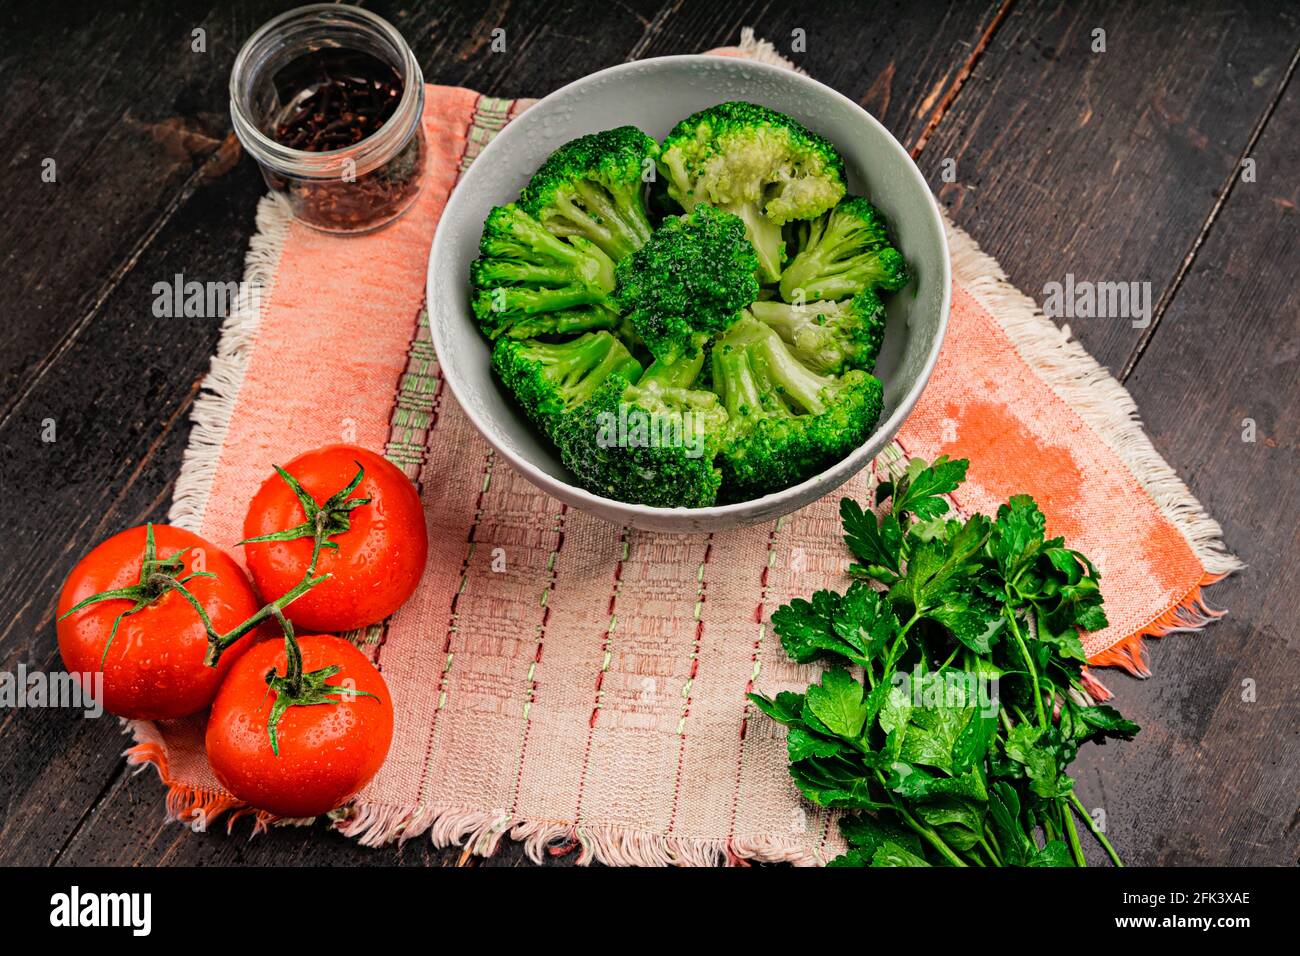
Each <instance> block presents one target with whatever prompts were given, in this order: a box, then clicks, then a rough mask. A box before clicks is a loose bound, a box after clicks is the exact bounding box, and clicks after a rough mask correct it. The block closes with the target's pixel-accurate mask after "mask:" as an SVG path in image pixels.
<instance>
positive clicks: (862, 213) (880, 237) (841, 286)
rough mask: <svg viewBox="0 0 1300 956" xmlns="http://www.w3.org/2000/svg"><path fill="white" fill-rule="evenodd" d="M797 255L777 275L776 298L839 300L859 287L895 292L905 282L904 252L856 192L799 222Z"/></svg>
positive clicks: (880, 216)
mask: <svg viewBox="0 0 1300 956" xmlns="http://www.w3.org/2000/svg"><path fill="white" fill-rule="evenodd" d="M798 232H799V233H800V237H799V238H800V242H799V253H798V255H796V256H795V257H794V258H793V259H792V260H791V261H790V264H789V265H788V266H786V268H785V272H784V273H782V275H781V298H783V299H785V301H787V302H794V301H795V300H796V299H797V298H798V297H799V296H800V294H801V293H802V296H803V298H804V299H805V300H807V301H811V300H813V299H843V298H847V297H848V296H851V295H856V294H857V293H859V292H861V291H863V290H864V289H883V290H885V291H886V292H895V291H897V290H899V289H901V288H902V287H903V286H905V285H907V283H908V280H909V278H910V277H909V275H908V271H907V263H906V262H904V261H903V254H902V253H901V252H899V251H898V250H897V249H895V248H894V245H893V242H892V240H891V239H890V238H889V227H888V225H887V224H886V222H885V217H884V216H883V215H881V213H880V211H879V210H878V209H876V207H875V206H873V205H871V203H870V202H868V201H867V200H866V199H864V198H863V197H861V196H854V197H851V198H849V199H846V200H844V201H843V202H842V203H840V204H839V205H838V206H836V207H835V208H834V209H832V210H831V211H830V212H829V213H827V214H826V215H824V216H822V217H821V218H819V219H817V220H816V221H814V222H811V223H808V224H807V226H806V227H805V226H802V225H801V226H800V228H799V229H798Z"/></svg>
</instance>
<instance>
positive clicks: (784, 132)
mask: <svg viewBox="0 0 1300 956" xmlns="http://www.w3.org/2000/svg"><path fill="white" fill-rule="evenodd" d="M659 169H660V170H661V171H662V173H663V174H664V176H665V177H666V178H667V179H668V194H669V195H670V196H672V198H673V199H675V200H677V202H679V203H681V205H682V208H683V209H685V210H687V211H688V212H689V211H691V210H692V209H694V208H695V207H696V206H697V205H698V204H699V203H702V202H708V203H712V204H714V205H716V206H720V207H721V208H723V209H725V210H727V211H728V212H732V213H735V214H736V215H738V216H739V217H740V218H741V219H742V220H744V222H745V227H746V229H747V230H748V232H749V238H750V240H751V241H752V242H753V244H754V248H755V250H756V251H757V253H758V262H759V268H760V270H761V272H760V278H761V279H762V280H763V281H764V282H776V281H777V279H778V278H779V277H780V274H781V261H782V256H783V252H782V249H783V243H782V241H781V226H782V225H783V224H785V223H787V222H789V221H790V220H792V219H812V218H815V217H816V216H819V215H821V214H822V213H824V212H825V211H826V210H828V209H830V208H831V207H832V206H834V205H835V204H836V203H837V202H839V201H840V198H841V197H842V196H843V195H844V160H843V159H842V158H841V157H840V154H839V153H838V152H837V151H836V150H835V147H834V146H832V145H831V144H830V143H829V142H827V141H826V140H825V139H823V138H822V137H820V136H818V135H817V134H816V133H813V132H810V131H809V130H807V129H805V128H804V127H803V126H801V125H799V123H797V122H795V121H794V120H793V119H791V118H790V117H789V116H786V115H785V114H784V113H778V112H776V111H775V110H771V109H768V108H767V107H765V106H756V105H755V104H753V103H741V102H733V103H720V104H718V105H717V106H712V107H709V108H708V109H706V110H702V111H700V112H698V113H695V114H694V115H692V116H688V117H687V118H686V119H684V120H682V121H681V122H680V123H678V124H677V126H676V127H674V128H673V130H672V132H670V133H669V134H668V138H667V139H665V140H664V143H663V149H662V150H661V152H660V154H659Z"/></svg>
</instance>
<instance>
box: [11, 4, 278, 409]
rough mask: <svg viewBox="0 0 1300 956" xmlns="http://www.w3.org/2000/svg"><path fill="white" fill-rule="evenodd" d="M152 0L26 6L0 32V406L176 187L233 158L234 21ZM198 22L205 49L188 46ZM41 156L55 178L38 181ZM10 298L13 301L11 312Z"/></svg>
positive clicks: (201, 7) (215, 172)
mask: <svg viewBox="0 0 1300 956" xmlns="http://www.w3.org/2000/svg"><path fill="white" fill-rule="evenodd" d="M154 6H155V9H153V10H152V11H150V10H141V9H139V8H133V7H126V6H118V7H116V8H115V7H114V6H113V5H111V4H96V5H93V6H91V7H89V8H88V9H86V10H85V11H83V12H82V13H80V14H78V15H77V16H70V15H69V11H68V9H67V8H66V7H64V6H62V5H59V4H33V5H29V7H28V9H27V10H26V11H25V12H24V14H23V16H22V19H21V21H20V22H21V26H10V25H9V24H6V28H5V29H4V30H3V31H0V86H2V87H3V88H4V89H5V92H6V108H5V110H4V111H3V112H2V113H0V140H3V142H5V143H7V144H11V147H10V148H9V149H7V150H6V154H7V161H6V163H5V167H6V179H7V180H8V182H9V183H10V186H11V188H10V189H9V190H7V192H6V198H5V202H4V204H3V205H2V206H0V235H3V236H4V237H5V244H4V247H5V251H6V255H5V256H4V259H3V262H4V268H3V269H0V301H3V302H5V303H6V304H7V307H8V308H9V309H12V310H15V311H14V312H13V313H11V315H12V317H13V318H12V321H6V322H4V323H0V418H3V417H4V416H5V415H6V414H7V413H8V411H9V410H10V409H11V408H12V404H13V402H14V401H15V400H16V399H17V398H18V397H19V395H20V394H22V390H23V389H24V388H25V387H28V386H29V384H30V382H31V381H32V380H33V379H34V378H35V377H36V376H38V375H39V374H41V372H42V371H43V370H44V369H45V368H47V367H48V365H49V363H50V362H51V361H53V359H54V357H55V356H57V355H58V352H59V349H60V348H61V346H62V345H64V344H66V342H67V340H68V338H69V337H70V336H71V335H73V334H74V333H75V331H76V330H77V329H79V328H82V327H83V326H84V324H85V322H86V321H87V320H88V317H89V315H90V314H91V313H92V312H93V311H94V309H95V308H96V306H97V304H98V303H99V302H100V301H101V300H102V299H103V297H104V296H105V295H106V294H107V293H108V292H110V291H111V290H112V289H113V287H114V286H115V284H116V283H117V282H118V281H120V279H121V277H122V275H123V274H124V272H125V271H126V270H129V268H130V267H131V264H132V262H133V261H134V256H135V254H136V253H137V251H138V248H139V246H140V244H141V243H142V242H144V241H146V240H147V239H148V237H149V236H150V234H151V232H152V231H153V230H154V229H156V228H157V225H158V224H159V223H161V222H165V221H166V219H167V218H168V217H169V216H170V215H171V214H172V213H173V212H174V211H175V207H176V203H177V201H178V200H179V198H180V197H183V196H184V195H187V194H188V193H189V192H190V191H192V190H193V189H194V188H196V187H197V186H198V185H199V183H201V182H202V181H203V180H205V179H210V178H213V177H216V176H220V175H221V174H223V173H224V172H225V171H226V170H227V169H229V168H230V166H231V165H232V164H233V163H234V162H235V161H237V159H238V156H239V153H238V147H237V144H235V143H234V141H233V140H229V139H227V134H228V133H229V123H228V120H227V117H226V109H225V105H224V95H225V94H224V91H225V85H226V75H225V71H224V70H222V69H221V68H220V67H217V66H215V65H216V64H218V63H221V62H223V58H224V59H225V60H227V61H228V60H229V59H231V58H233V55H234V53H233V50H232V49H231V48H232V45H233V44H235V43H238V42H239V40H240V38H241V37H240V35H241V34H242V29H243V28H242V27H241V26H240V25H239V24H237V23H234V22H231V21H232V20H234V19H235V18H226V17H218V16H216V15H212V14H209V12H208V11H209V8H210V6H211V3H210V0H199V2H196V0H186V2H183V3H169V4H155V5H154ZM270 6H271V5H270V4H266V5H264V7H268V8H269V7H270ZM198 27H203V28H204V29H206V30H207V38H206V39H207V44H208V46H207V50H208V52H207V53H196V52H193V51H192V50H191V48H190V42H191V30H193V29H195V28H198ZM46 160H52V161H53V163H54V167H53V173H54V175H55V177H56V181H55V182H53V183H49V182H45V181H44V180H43V179H42V174H43V172H44V170H45V166H44V163H45V161H46ZM20 304H21V313H19V312H17V310H18V308H19V306H20Z"/></svg>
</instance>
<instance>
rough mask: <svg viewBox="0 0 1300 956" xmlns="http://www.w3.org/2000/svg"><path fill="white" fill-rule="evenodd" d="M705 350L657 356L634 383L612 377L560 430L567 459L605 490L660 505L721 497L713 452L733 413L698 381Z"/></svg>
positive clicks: (591, 486) (690, 504)
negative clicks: (667, 357)
mask: <svg viewBox="0 0 1300 956" xmlns="http://www.w3.org/2000/svg"><path fill="white" fill-rule="evenodd" d="M703 364H704V353H703V352H702V351H701V352H698V353H697V354H696V355H694V356H691V357H686V358H681V359H679V360H677V361H676V362H672V363H662V362H655V363H654V364H653V365H651V366H650V368H649V369H647V370H646V372H645V374H644V375H642V376H641V378H640V379H638V380H637V381H636V384H631V378H630V377H627V378H625V377H624V376H621V375H615V376H611V377H610V378H609V379H607V380H606V381H605V382H604V384H603V385H602V386H601V387H600V388H599V389H598V390H597V392H596V394H595V395H594V397H593V398H592V399H591V400H590V401H589V402H587V403H586V404H585V405H583V406H581V407H579V408H577V409H574V410H573V411H571V412H569V413H567V414H566V415H564V416H563V418H562V419H561V422H560V424H559V425H558V427H557V428H556V430H555V442H556V444H557V445H558V446H559V448H560V455H561V459H562V460H563V461H564V464H565V465H566V466H567V467H568V468H569V470H570V471H572V472H573V473H574V475H576V476H577V478H578V481H579V482H580V483H581V484H582V486H583V487H584V488H586V489H587V490H589V491H592V492H594V493H596V494H598V495H603V496H605V497H608V498H614V499H616V500H618V501H627V502H632V503H635V504H645V505H651V506H654V507H659V508H704V507H707V506H709V505H711V504H713V503H714V502H715V501H716V500H717V496H718V488H719V486H720V485H721V483H722V473H721V472H720V471H719V470H718V469H717V467H715V465H714V458H715V457H716V456H717V453H718V446H719V443H720V442H721V440H722V437H723V434H724V430H725V427H726V421H727V413H726V410H725V409H723V407H722V403H721V402H720V401H719V400H718V396H716V395H714V394H713V393H712V392H710V391H707V390H704V389H701V388H697V387H692V386H693V385H694V382H695V379H696V378H697V377H698V376H699V372H700V369H701V367H702V366H703Z"/></svg>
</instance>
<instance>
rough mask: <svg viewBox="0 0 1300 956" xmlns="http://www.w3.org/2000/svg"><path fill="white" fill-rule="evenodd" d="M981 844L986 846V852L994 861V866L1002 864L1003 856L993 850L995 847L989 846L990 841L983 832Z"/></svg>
mask: <svg viewBox="0 0 1300 956" xmlns="http://www.w3.org/2000/svg"><path fill="white" fill-rule="evenodd" d="M995 839H996V838H995ZM980 846H982V847H983V848H984V852H985V853H986V854H988V858H989V859H990V860H992V861H993V865H994V866H1001V865H1002V858H1001V857H1000V856H998V855H997V854H996V853H994V852H993V847H991V846H989V841H988V839H987V838H986V837H985V835H984V834H983V833H981V834H980Z"/></svg>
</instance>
